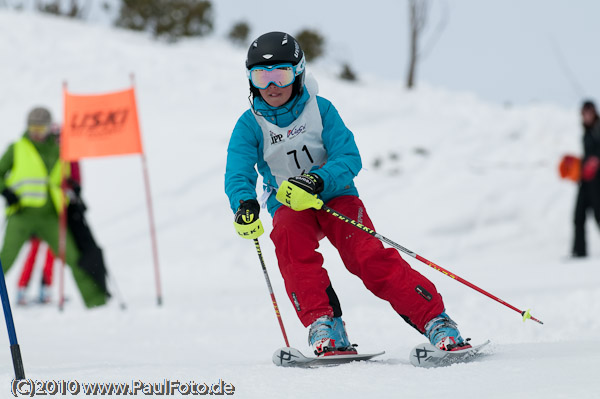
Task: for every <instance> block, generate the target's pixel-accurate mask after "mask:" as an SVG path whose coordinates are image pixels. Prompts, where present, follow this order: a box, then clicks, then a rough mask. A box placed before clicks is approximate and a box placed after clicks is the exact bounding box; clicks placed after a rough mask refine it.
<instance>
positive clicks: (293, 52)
mask: <svg viewBox="0 0 600 399" xmlns="http://www.w3.org/2000/svg"><path fill="white" fill-rule="evenodd" d="M277 64H292V66H294V67H296V73H297V74H298V75H297V76H296V79H295V80H294V83H293V87H292V97H295V96H296V95H298V94H301V93H302V90H303V88H304V69H305V66H306V60H305V58H304V51H302V48H300V44H299V43H298V41H297V40H296V39H295V38H294V37H293V36H292V35H290V34H287V33H285V32H269V33H265V34H264V35H261V36H259V37H258V38H257V39H256V40H254V41H253V42H252V44H251V45H250V48H249V49H248V56H247V57H246V70H247V71H250V69H252V68H253V67H255V66H258V65H265V66H268V65H277ZM248 83H249V84H250V92H251V93H252V95H253V96H254V97H256V96H259V95H260V94H259V91H258V89H257V88H256V87H254V86H253V85H252V82H251V81H250V79H248Z"/></svg>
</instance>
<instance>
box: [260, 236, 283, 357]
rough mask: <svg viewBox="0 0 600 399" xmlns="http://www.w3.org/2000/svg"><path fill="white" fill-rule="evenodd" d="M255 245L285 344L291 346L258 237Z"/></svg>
mask: <svg viewBox="0 0 600 399" xmlns="http://www.w3.org/2000/svg"><path fill="white" fill-rule="evenodd" d="M254 245H255V246H256V253H257V254H258V259H260V264H261V266H262V269H263V273H264V275H265V280H266V282H267V287H269V293H270V294H271V301H272V302H273V308H274V309H275V314H276V315H277V320H278V321H279V326H280V327H281V332H282V333H283V339H284V341H285V346H287V347H288V348H289V347H290V343H289V342H288V338H287V334H286V333H285V327H283V319H282V318H281V314H280V313H279V306H277V300H275V294H274V293H273V287H272V286H271V280H270V279H269V273H267V266H266V265H265V259H264V258H263V255H262V251H261V250H260V244H259V243H258V238H255V239H254Z"/></svg>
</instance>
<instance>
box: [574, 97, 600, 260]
mask: <svg viewBox="0 0 600 399" xmlns="http://www.w3.org/2000/svg"><path fill="white" fill-rule="evenodd" d="M581 119H582V123H583V131H584V133H583V159H582V162H581V178H580V181H579V191H578V194H577V202H576V205H575V240H574V243H573V252H572V255H573V257H576V258H579V257H585V256H587V248H586V241H585V219H586V216H587V213H588V210H589V209H592V210H593V211H594V217H595V219H596V222H597V223H598V227H600V172H599V171H598V169H600V168H599V167H600V118H599V117H598V112H597V110H596V105H595V104H594V103H593V102H592V101H589V100H587V101H584V103H583V106H582V107H581Z"/></svg>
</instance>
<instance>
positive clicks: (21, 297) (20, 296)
mask: <svg viewBox="0 0 600 399" xmlns="http://www.w3.org/2000/svg"><path fill="white" fill-rule="evenodd" d="M17 305H19V306H25V305H27V297H26V296H25V288H19V289H18V290H17Z"/></svg>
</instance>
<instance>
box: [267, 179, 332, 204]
mask: <svg viewBox="0 0 600 399" xmlns="http://www.w3.org/2000/svg"><path fill="white" fill-rule="evenodd" d="M323 187H324V183H323V179H322V178H321V177H320V176H319V175H317V174H316V173H308V174H304V175H300V176H294V177H290V178H289V179H288V180H286V181H284V182H283V183H281V187H279V190H277V196H276V198H277V200H278V201H279V202H281V203H282V204H283V205H285V206H288V207H290V208H292V209H293V210H295V211H303V210H305V209H309V208H314V209H321V207H322V206H323V201H321V200H320V199H319V198H318V197H317V194H318V193H320V192H321V191H323Z"/></svg>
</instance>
